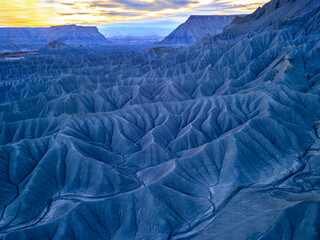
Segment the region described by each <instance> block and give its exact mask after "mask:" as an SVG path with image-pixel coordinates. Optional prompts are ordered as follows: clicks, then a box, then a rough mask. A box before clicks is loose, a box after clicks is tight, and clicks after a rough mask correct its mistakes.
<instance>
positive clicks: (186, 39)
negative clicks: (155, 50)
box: [160, 15, 235, 45]
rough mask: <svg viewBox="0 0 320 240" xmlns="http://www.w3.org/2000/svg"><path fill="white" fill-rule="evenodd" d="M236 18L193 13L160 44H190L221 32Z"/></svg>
mask: <svg viewBox="0 0 320 240" xmlns="http://www.w3.org/2000/svg"><path fill="white" fill-rule="evenodd" d="M234 18H235V16H232V15H221V16H220V15H192V16H190V17H189V18H188V20H187V21H186V22H185V23H183V24H181V25H180V26H179V27H178V28H177V29H175V30H174V31H173V32H172V33H170V34H169V35H168V36H167V37H166V38H165V39H164V40H163V41H161V42H160V44H165V45H189V44H193V43H196V42H199V41H200V40H201V39H202V38H203V37H206V36H208V35H211V36H214V35H216V34H219V33H221V32H222V31H223V29H224V28H225V27H226V26H228V25H229V24H230V23H231V22H232V21H233V19H234Z"/></svg>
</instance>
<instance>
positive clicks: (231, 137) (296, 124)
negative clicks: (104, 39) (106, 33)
mask: <svg viewBox="0 0 320 240" xmlns="http://www.w3.org/2000/svg"><path fill="white" fill-rule="evenodd" d="M319 29H320V1H319V0H295V1H293V0H291V1H284V0H273V1H271V2H270V3H268V4H266V5H265V6H264V7H263V8H259V9H258V10H257V11H256V12H255V13H253V14H252V15H249V16H245V17H243V18H239V17H237V18H236V19H235V20H234V21H233V24H231V25H230V26H228V27H227V28H226V29H225V30H224V31H223V32H222V33H221V34H219V35H216V36H214V37H210V38H205V39H203V40H202V41H201V42H200V43H198V44H195V45H193V46H191V47H185V48H177V49H175V48H158V49H154V50H152V51H133V50H132V51H131V50H130V51H113V50H110V49H109V50H106V49H104V48H101V49H100V50H97V49H94V48H84V49H81V50H77V49H74V48H72V47H67V46H65V45H64V44H62V43H61V44H60V43H57V42H56V43H54V44H51V46H47V47H45V48H43V49H42V50H41V51H40V52H39V53H38V54H34V55H30V56H27V57H25V58H23V59H20V60H15V61H5V60H0V132H1V134H0V239H4V240H11V239H14V240H16V239H39V240H40V239H41V240H46V239H84V240H87V239H95V240H98V239H99V240H100V239H119V240H127V239H129V240H130V239H139V240H142V239H143V240H147V239H148V240H150V239H156V240H158V239H201V240H205V239H208V240H211V239H223V240H224V239H228V240H229V239H260V240H261V239H320V214H319V212H320V211H319V209H320V202H319V201H320V185H319V184H320V139H319V138H320V31H319ZM53 46H54V47H53Z"/></svg>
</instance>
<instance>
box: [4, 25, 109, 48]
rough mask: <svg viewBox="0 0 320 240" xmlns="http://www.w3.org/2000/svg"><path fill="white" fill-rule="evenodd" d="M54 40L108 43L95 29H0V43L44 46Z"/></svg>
mask: <svg viewBox="0 0 320 240" xmlns="http://www.w3.org/2000/svg"><path fill="white" fill-rule="evenodd" d="M54 40H58V41H60V42H62V43H65V44H69V45H81V44H83V45H93V44H95V45H96V44H107V43H108V41H107V40H106V38H105V37H104V36H103V35H102V34H101V33H100V32H99V31H98V29H97V28H96V27H82V26H76V25H64V26H54V27H49V28H0V42H12V43H18V44H19V43H20V44H25V43H28V44H46V43H48V42H50V41H54Z"/></svg>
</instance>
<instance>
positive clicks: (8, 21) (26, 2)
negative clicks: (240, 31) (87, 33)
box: [0, 0, 267, 26]
mask: <svg viewBox="0 0 320 240" xmlns="http://www.w3.org/2000/svg"><path fill="white" fill-rule="evenodd" d="M265 2H267V1H265V0H261V1H259V0H240V1H229V0H179V1H168V0H14V1H9V0H8V1H5V0H0V10H1V11H0V26H49V25H60V24H69V23H79V24H107V23H115V22H124V21H126V22H128V21H138V20H144V19H171V18H179V17H182V16H183V17H185V16H186V15H189V14H238V13H249V12H252V11H253V10H254V9H256V8H257V7H258V6H260V5H262V4H263V3H265Z"/></svg>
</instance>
